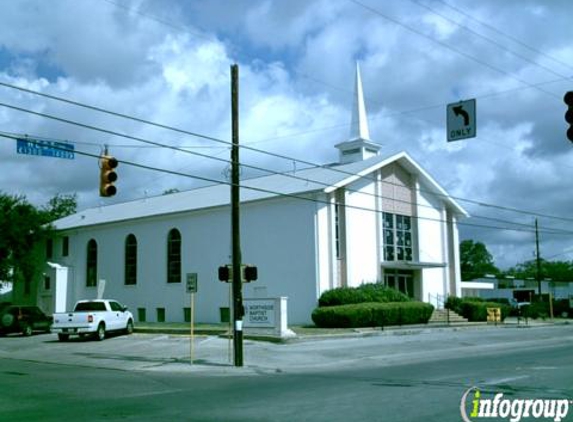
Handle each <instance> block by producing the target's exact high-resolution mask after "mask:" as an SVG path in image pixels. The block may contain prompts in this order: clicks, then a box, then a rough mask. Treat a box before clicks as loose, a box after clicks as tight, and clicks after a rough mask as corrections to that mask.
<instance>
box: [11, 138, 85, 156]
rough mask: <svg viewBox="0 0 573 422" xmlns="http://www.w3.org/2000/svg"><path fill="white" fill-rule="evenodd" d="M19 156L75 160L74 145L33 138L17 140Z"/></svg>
mask: <svg viewBox="0 0 573 422" xmlns="http://www.w3.org/2000/svg"><path fill="white" fill-rule="evenodd" d="M16 152H17V153H18V154H26V155H39V156H42V157H55V158H65V159H68V160H73V159H74V145H73V144H68V143H66V142H56V141H43V140H39V139H32V138H17V139H16Z"/></svg>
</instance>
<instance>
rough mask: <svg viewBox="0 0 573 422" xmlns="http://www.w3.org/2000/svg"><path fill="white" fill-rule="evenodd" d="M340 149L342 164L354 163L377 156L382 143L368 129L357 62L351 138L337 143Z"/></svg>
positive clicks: (339, 154) (340, 161)
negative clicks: (374, 139) (373, 140)
mask: <svg viewBox="0 0 573 422" xmlns="http://www.w3.org/2000/svg"><path fill="white" fill-rule="evenodd" d="M335 147H336V148H337V149H338V157H339V160H338V161H339V163H340V164H347V163H353V162H356V161H362V160H366V159H368V158H372V157H375V156H376V155H378V154H379V152H380V144H377V143H374V142H372V141H371V140H370V131H369V130H368V116H367V115H366V106H365V105H364V93H363V91H362V78H361V77H360V66H359V65H358V62H356V81H355V85H354V106H353V107H352V120H351V121H350V139H349V140H348V141H345V142H342V143H340V144H338V145H335Z"/></svg>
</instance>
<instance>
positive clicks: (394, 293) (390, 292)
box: [318, 283, 411, 307]
mask: <svg viewBox="0 0 573 422" xmlns="http://www.w3.org/2000/svg"><path fill="white" fill-rule="evenodd" d="M409 301H411V299H410V298H409V297H408V296H406V295H405V294H403V293H401V292H399V291H398V290H395V289H391V288H389V287H386V286H384V285H383V284H380V283H369V284H362V285H361V286H358V287H338V288H336V289H332V290H328V291H326V292H324V293H323V294H322V295H321V296H320V299H318V306H319V307H324V306H339V305H350V304H356V303H368V302H382V303H387V302H409Z"/></svg>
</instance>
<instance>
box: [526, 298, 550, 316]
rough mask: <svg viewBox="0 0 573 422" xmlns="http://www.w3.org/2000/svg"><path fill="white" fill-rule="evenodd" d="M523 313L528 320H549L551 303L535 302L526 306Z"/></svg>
mask: <svg viewBox="0 0 573 422" xmlns="http://www.w3.org/2000/svg"><path fill="white" fill-rule="evenodd" d="M522 313H523V316H524V317H526V318H533V319H537V318H542V319H545V318H549V303H547V302H533V303H532V304H531V305H525V306H524V307H523V309H522Z"/></svg>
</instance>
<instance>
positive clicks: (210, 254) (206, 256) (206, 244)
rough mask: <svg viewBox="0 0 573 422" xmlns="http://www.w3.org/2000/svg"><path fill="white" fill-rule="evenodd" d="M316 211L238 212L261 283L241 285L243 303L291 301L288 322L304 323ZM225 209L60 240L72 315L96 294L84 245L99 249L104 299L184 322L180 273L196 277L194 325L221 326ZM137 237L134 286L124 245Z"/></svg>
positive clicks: (247, 257) (186, 300)
mask: <svg viewBox="0 0 573 422" xmlns="http://www.w3.org/2000/svg"><path fill="white" fill-rule="evenodd" d="M314 211H315V204H314V203H312V202H305V201H300V200H295V199H288V198H282V199H274V200H267V201H262V202H258V203H250V204H246V205H244V206H243V207H242V210H241V237H242V255H243V263H246V264H253V265H257V267H258V278H259V279H258V280H257V281H255V282H253V283H250V284H245V285H244V289H243V293H244V297H277V296H288V297H289V302H288V305H289V322H290V323H306V322H309V321H310V312H312V309H313V308H314V306H315V304H316V281H315V275H316V271H315V270H316V269H315V250H314V248H315V230H314V227H313V225H314ZM172 228H177V229H178V230H179V231H180V233H181V237H182V279H181V283H167V236H168V233H169V231H170V230H171V229H172ZM230 233H231V228H230V208H229V207H220V208H215V209H210V210H202V211H197V212H192V213H189V214H186V215H177V216H169V217H158V218H152V219H146V220H140V221H129V222H124V223H115V224H108V225H102V226H95V227H90V228H84V229H79V230H74V231H68V232H65V233H62V235H68V236H69V237H70V256H69V257H68V258H63V257H60V258H61V259H60V260H59V261H60V262H61V263H62V264H64V265H69V266H71V267H73V269H74V270H73V271H71V274H74V276H73V279H71V280H70V283H73V289H72V290H73V292H74V293H73V295H71V297H70V298H69V300H68V306H69V307H70V308H71V307H72V306H73V303H74V302H75V301H76V300H79V299H89V298H95V297H96V295H97V288H96V287H86V255H87V243H88V241H89V240H90V239H92V238H93V239H95V240H96V241H97V244H98V279H105V280H106V288H105V295H104V296H105V297H108V298H114V299H117V300H119V301H121V302H123V303H125V304H126V305H127V306H128V307H129V308H130V309H131V310H132V312H133V313H134V315H135V316H136V318H137V314H138V309H139V308H145V310H146V320H147V321H157V316H158V311H157V309H158V308H160V309H164V310H165V321H183V320H184V308H188V307H189V306H190V295H189V294H187V293H186V291H185V289H186V283H185V274H186V273H197V274H198V293H197V294H196V297H195V304H196V316H195V318H196V321H198V322H219V320H220V308H226V307H228V306H229V285H228V284H226V283H222V282H220V281H218V278H217V268H218V267H219V266H220V265H224V264H227V263H230V254H231V243H230ZM129 234H134V235H135V236H136V238H137V247H138V256H137V259H138V264H137V284H136V285H125V283H124V257H125V239H126V237H127V236H128V235H129Z"/></svg>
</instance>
